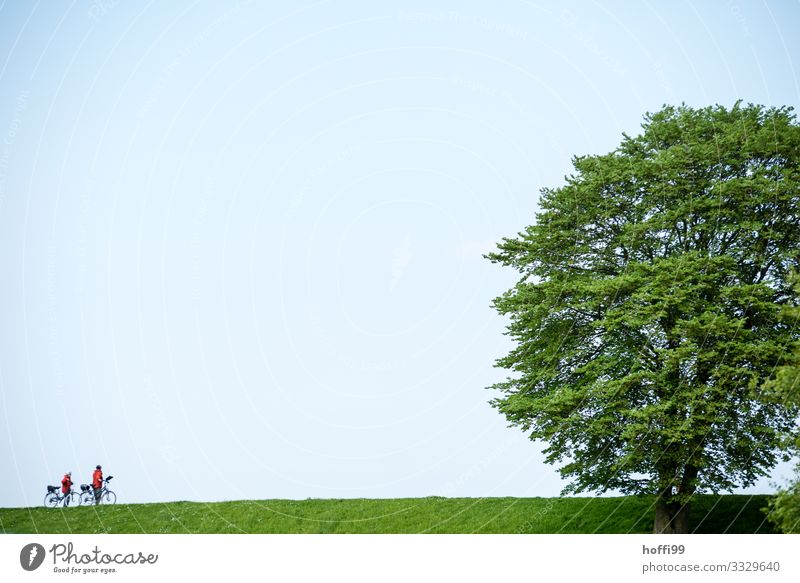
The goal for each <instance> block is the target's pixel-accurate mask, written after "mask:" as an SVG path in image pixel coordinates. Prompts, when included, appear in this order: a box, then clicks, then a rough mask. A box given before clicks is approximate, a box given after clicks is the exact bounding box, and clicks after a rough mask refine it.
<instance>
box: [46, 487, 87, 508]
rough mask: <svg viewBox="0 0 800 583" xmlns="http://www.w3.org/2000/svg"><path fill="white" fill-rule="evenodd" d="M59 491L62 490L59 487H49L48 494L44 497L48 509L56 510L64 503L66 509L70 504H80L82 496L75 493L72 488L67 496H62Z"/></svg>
mask: <svg viewBox="0 0 800 583" xmlns="http://www.w3.org/2000/svg"><path fill="white" fill-rule="evenodd" d="M59 490H60V488H59V487H58V486H48V487H47V494H45V495H44V505H45V506H47V507H48V508H55V507H56V506H58V505H59V504H61V503H62V502H63V503H64V508H67V507H68V506H69V505H70V504H80V502H81V499H80V494H78V493H77V492H75V491H73V490H72V488H70V489H69V492H67V493H66V494H62V493H61V492H59Z"/></svg>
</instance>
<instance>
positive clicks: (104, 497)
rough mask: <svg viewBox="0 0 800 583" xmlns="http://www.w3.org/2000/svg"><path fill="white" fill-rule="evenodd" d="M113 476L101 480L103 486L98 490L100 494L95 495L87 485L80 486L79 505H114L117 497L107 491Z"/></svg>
mask: <svg viewBox="0 0 800 583" xmlns="http://www.w3.org/2000/svg"><path fill="white" fill-rule="evenodd" d="M113 477H114V476H109V477H107V478H105V479H104V480H103V482H105V484H103V487H102V488H101V489H100V493H99V494H96V493H95V492H94V489H93V488H92V487H91V486H90V485H89V484H81V495H80V505H81V506H83V505H84V504H100V503H101V502H102V503H103V504H116V502H117V495H116V494H114V492H113V491H111V490H109V489H108V483H109V482H110V481H111V479H112V478H113Z"/></svg>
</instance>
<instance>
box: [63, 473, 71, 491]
mask: <svg viewBox="0 0 800 583" xmlns="http://www.w3.org/2000/svg"><path fill="white" fill-rule="evenodd" d="M70 488H72V478H70V477H69V476H68V475H66V474H64V477H63V478H61V493H62V494H66V493H67V492H69V489H70Z"/></svg>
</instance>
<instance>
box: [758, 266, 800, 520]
mask: <svg viewBox="0 0 800 583" xmlns="http://www.w3.org/2000/svg"><path fill="white" fill-rule="evenodd" d="M794 280H795V289H796V290H797V291H798V292H800V276H797V275H796V276H795V278H794ZM784 316H785V319H786V322H787V324H788V325H789V326H797V325H800V308H798V307H787V308H785V309H784ZM765 388H766V389H767V390H769V391H772V392H774V393H775V394H776V396H777V397H778V398H780V399H783V400H784V401H786V402H787V403H792V404H794V405H800V346H796V347H795V350H794V352H793V354H792V359H791V360H790V362H788V363H787V364H786V365H784V366H783V367H781V368H780V369H778V373H777V374H776V375H775V378H774V379H771V380H770V381H769V382H767V383H766V387H765ZM789 437H790V439H791V438H792V437H794V443H793V448H792V449H793V451H794V453H795V454H797V453H800V437H798V436H797V435H794V436H792V435H790V436H789ZM796 473H797V477H796V478H795V480H794V482H793V483H791V484H789V486H788V487H787V488H785V489H784V490H782V491H780V492H778V493H777V494H776V495H775V497H774V498H773V499H772V501H771V502H770V505H769V519H770V520H771V521H772V522H773V523H774V524H775V525H776V526H777V527H778V528H780V529H781V530H782V531H783V532H786V533H794V534H800V464H798V466H797V470H796Z"/></svg>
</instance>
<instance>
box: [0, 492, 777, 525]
mask: <svg viewBox="0 0 800 583" xmlns="http://www.w3.org/2000/svg"><path fill="white" fill-rule="evenodd" d="M767 500H768V496H741V495H740V496H736V495H729V496H712V495H700V496H696V497H695V500H694V502H693V504H692V507H691V513H690V518H689V528H690V530H693V531H694V532H696V533H740V534H741V533H748V534H753V533H772V532H775V531H774V530H773V529H772V527H771V525H770V524H769V523H768V522H767V521H766V520H765V515H764V512H763V511H762V510H761V509H762V508H764V507H765V506H766V505H767ZM652 528H653V499H652V498H651V497H647V496H629V497H620V498H439V497H431V498H392V499H346V500H325V499H323V500H317V499H309V500H261V501H256V500H243V501H235V502H214V503H200V502H168V503H160V504H117V505H116V506H100V507H97V508H94V507H80V508H67V509H60V508H59V509H48V508H43V507H42V508H0V532H4V533H41V534H67V533H75V534H80V533H305V534H318V533H511V534H523V533H527V534H548V533H648V532H650V531H651V530H652Z"/></svg>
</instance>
